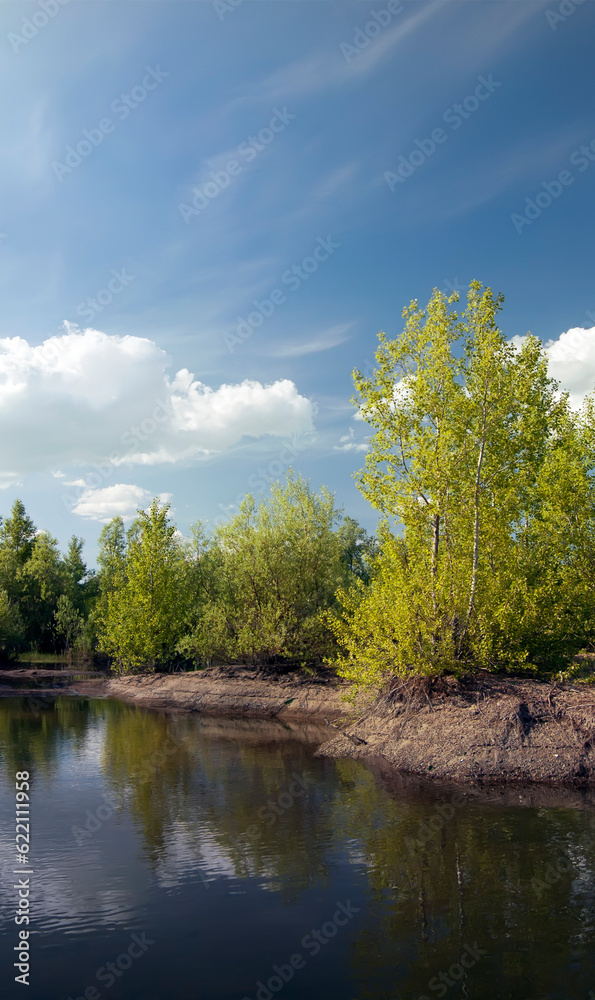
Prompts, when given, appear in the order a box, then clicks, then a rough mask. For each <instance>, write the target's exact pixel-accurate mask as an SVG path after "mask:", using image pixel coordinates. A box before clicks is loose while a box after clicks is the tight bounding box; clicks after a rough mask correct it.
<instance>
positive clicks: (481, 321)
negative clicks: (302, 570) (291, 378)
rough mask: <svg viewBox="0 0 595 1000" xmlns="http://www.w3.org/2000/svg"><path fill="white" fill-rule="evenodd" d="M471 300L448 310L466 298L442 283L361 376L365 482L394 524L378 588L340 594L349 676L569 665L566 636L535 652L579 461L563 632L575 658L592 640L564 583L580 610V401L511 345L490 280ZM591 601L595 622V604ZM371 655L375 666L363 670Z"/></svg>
mask: <svg viewBox="0 0 595 1000" xmlns="http://www.w3.org/2000/svg"><path fill="white" fill-rule="evenodd" d="M467 298H468V302H467V308H466V310H465V311H464V313H463V314H462V315H460V316H459V315H458V313H457V312H456V311H455V310H454V309H452V308H450V307H451V306H452V304H453V303H455V302H456V301H458V295H457V294H456V293H455V294H454V295H453V296H451V297H450V298H448V299H447V298H446V297H445V296H444V295H443V294H442V293H441V292H439V291H438V290H435V291H434V293H433V295H432V298H431V300H430V302H429V303H428V307H427V309H426V310H422V309H420V308H419V306H418V303H417V302H415V301H414V302H412V303H411V305H410V306H409V307H408V308H406V309H405V310H404V312H403V317H404V319H405V320H406V323H405V329H404V331H403V334H402V335H401V336H400V337H398V338H396V339H395V340H392V341H389V340H388V339H387V338H386V336H385V335H384V334H381V335H380V346H379V348H378V351H377V353H376V359H377V362H378V368H377V369H376V371H375V372H374V373H373V374H372V375H371V376H370V377H364V376H363V375H362V374H361V373H360V372H355V373H354V382H355V387H356V395H355V398H354V402H355V403H356V405H358V407H359V410H360V413H361V414H362V416H363V418H364V419H365V420H366V421H367V422H368V423H369V424H370V425H371V426H372V427H373V428H374V430H375V433H374V434H373V436H372V438H371V442H370V449H369V451H368V453H367V455H366V465H365V469H364V470H362V471H361V472H360V473H359V474H357V479H358V485H359V487H360V489H361V491H362V492H363V494H364V496H366V497H367V498H368V499H369V500H370V502H371V503H372V504H373V505H374V506H375V507H376V508H377V509H379V510H380V511H381V512H382V513H383V515H384V517H385V523H384V526H383V528H382V530H381V534H382V538H383V546H382V552H381V554H380V556H379V557H378V560H377V561H376V568H375V570H374V575H373V580H372V584H371V587H370V590H369V592H367V593H365V592H363V591H362V590H361V588H359V590H353V591H352V592H351V594H349V595H347V594H345V593H344V592H343V593H342V594H341V595H340V599H341V601H342V604H343V609H344V613H343V615H342V616H341V617H340V618H339V619H335V624H334V629H335V632H336V634H337V636H338V638H339V640H340V641H341V642H342V643H343V646H344V648H345V650H346V656H345V657H344V658H343V659H342V661H341V669H342V670H343V671H344V673H345V676H350V677H351V679H357V677H358V676H360V677H363V678H364V679H365V678H366V677H367V678H368V679H370V678H373V679H374V681H377V680H378V676H379V671H380V673H381V674H384V675H386V674H387V673H390V672H397V673H401V674H405V673H408V672H411V671H413V672H416V673H436V672H440V671H442V670H444V669H460V668H461V667H464V666H466V667H469V666H472V665H478V664H481V665H484V666H490V667H496V666H498V665H500V666H501V665H503V664H508V665H509V666H512V665H516V666H519V665H522V664H529V663H531V662H532V663H533V664H534V665H535V664H536V663H537V664H540V663H541V664H544V663H547V662H550V663H553V662H554V660H556V658H557V657H556V656H554V655H553V649H554V647H555V645H556V643H554V642H553V637H552V636H551V635H550V643H549V646H548V648H547V649H546V648H544V646H543V644H541V647H540V648H539V650H538V648H537V647H538V644H535V643H533V645H531V643H530V642H529V641H528V633H527V628H526V615H528V616H529V617H530V618H531V615H530V614H529V611H530V609H531V608H532V609H533V612H532V621H533V622H534V623H535V622H536V615H539V614H541V615H543V614H544V613H545V612H546V611H552V589H551V587H549V589H548V588H547V587H546V588H541V589H540V583H539V573H538V569H539V567H541V568H542V569H545V567H546V564H547V562H548V558H549V555H550V554H551V550H552V545H551V542H548V537H546V536H545V535H544V533H543V525H544V523H545V521H544V519H545V517H546V512H547V511H550V513H549V514H548V515H547V516H548V518H549V520H550V522H553V521H555V519H556V517H559V516H561V514H562V511H563V508H564V503H565V502H566V501H565V500H564V497H563V496H562V494H561V493H560V483H558V484H557V485H556V487H552V483H551V475H552V468H553V467H554V466H555V465H558V466H559V467H560V468H561V467H562V466H565V467H566V466H567V467H568V468H570V467H572V468H573V469H574V471H575V473H576V475H575V481H576V482H578V481H579V480H580V484H581V485H580V488H579V492H578V496H577V498H576V507H577V509H576V510H575V516H576V517H577V518H578V522H580V524H581V525H582V529H581V531H582V534H581V540H580V545H579V543H578V542H577V543H576V545H575V547H574V553H575V554H574V555H572V551H571V550H572V545H570V543H569V540H568V536H567V535H566V536H565V537H564V538H562V537H561V536H560V533H559V532H558V537H559V539H560V544H561V546H562V549H563V555H562V553H561V554H560V557H559V561H558V562H557V563H556V566H557V567H561V566H564V567H565V569H564V572H565V574H566V576H565V580H566V584H565V586H566V591H564V587H559V588H558V592H557V593H558V597H556V598H555V600H554V603H556V601H557V602H558V603H557V604H556V608H557V611H556V615H554V620H555V622H556V624H555V625H554V626H553V628H554V631H556V635H557V636H558V640H556V641H557V642H558V652H559V649H560V648H561V647H560V643H561V644H562V646H563V647H564V650H565V655H566V656H568V655H572V652H573V651H574V650H575V647H576V643H577V642H578V643H581V642H582V643H584V642H585V637H586V633H585V630H584V628H582V629H581V628H579V629H578V631H576V633H575V637H574V640H572V641H571V640H570V638H569V636H568V635H567V628H568V614H566V613H565V614H561V607H562V604H561V603H560V602H562V603H563V600H562V596H561V595H562V594H563V593H564V592H565V593H566V596H565V598H564V600H565V601H566V605H567V606H568V608H570V604H571V603H572V601H573V600H575V599H576V598H577V596H578V591H577V588H578V590H580V589H581V587H582V591H581V593H582V592H583V591H584V589H585V588H584V583H583V584H581V585H579V583H578V577H577V553H578V552H579V551H580V557H581V558H583V557H584V556H585V553H586V552H589V553H592V551H593V550H592V541H593V538H594V534H593V531H594V521H593V506H592V505H593V487H592V482H591V481H590V480H589V472H588V469H589V467H590V469H591V471H592V469H593V464H592V462H591V465H590V466H589V462H588V461H586V460H585V451H584V443H583V444H581V443H580V442H579V435H578V430H577V422H576V419H575V418H574V417H573V416H572V414H571V412H570V410H569V407H568V401H567V398H566V397H565V396H563V395H562V396H561V397H560V395H559V393H558V392H557V388H558V387H557V384H556V383H555V382H554V380H552V379H551V378H549V377H548V370H547V357H546V355H545V351H544V349H543V347H542V345H541V343H540V342H539V341H538V340H537V338H535V337H532V336H528V337H527V338H525V339H524V341H523V343H522V344H521V346H520V347H519V348H516V347H514V346H513V345H512V344H510V343H508V342H507V341H506V339H505V338H504V336H503V334H502V332H501V331H500V330H499V328H498V326H497V323H496V317H497V314H498V312H499V311H500V309H501V307H502V303H503V299H502V297H501V296H498V297H496V298H495V297H494V296H493V293H492V291H491V289H489V288H483V287H482V286H481V285H480V284H479V283H478V282H472V283H471V286H470V289H469V293H468V296H467ZM587 423H588V422H587ZM588 426H589V427H590V426H591V425H590V424H589V425H588ZM586 427H587V424H585V428H586ZM588 433H590V431H587V430H586V429H585V430H584V431H583V438H585V437H586V435H588ZM581 456H582V457H581ZM552 463H553V464H552ZM554 494H556V497H555V498H554ZM554 512H555V513H554ZM391 526H392V531H391ZM395 530H396V531H398V532H399V534H400V538H395V537H394V531H395ZM539 552H541V555H539ZM590 557H591V558H592V555H591V556H590ZM552 572H553V569H552V567H551V566H550V568H549V569H548V570H547V573H549V575H550V577H551V574H552ZM560 572H561V570H560ZM512 592H514V593H515V594H516V595H517V598H518V600H515V601H512V600H511V596H510V595H511V593H512ZM523 595H524V596H523ZM546 595H549V596H548V599H547V600H546ZM548 602H549V603H548ZM581 606H582V607H583V612H582V614H583V618H584V619H585V620H586V618H588V615H589V614H590V613H591V612H590V611H589V608H590V607H592V603H591V604H590V602H589V600H588V599H587V600H586V603H585V599H583V600H582V605H581ZM521 608H524V609H525V612H526V615H525V621H524V619H523V614H524V613H525V612H522V613H521ZM558 612H560V614H558ZM569 613H570V612H569ZM579 633H580V636H579ZM565 637H566V638H565ZM376 647H377V648H378V651H377V653H376V654H374V653H372V650H373V649H374V648H376ZM391 647H392V649H391ZM371 657H372V659H371ZM374 657H375V659H374ZM558 658H559V657H558ZM360 659H361V660H362V662H365V663H367V665H368V666H367V667H365V668H363V669H362V671H360V673H359V674H358V669H359V668H358V662H360Z"/></svg>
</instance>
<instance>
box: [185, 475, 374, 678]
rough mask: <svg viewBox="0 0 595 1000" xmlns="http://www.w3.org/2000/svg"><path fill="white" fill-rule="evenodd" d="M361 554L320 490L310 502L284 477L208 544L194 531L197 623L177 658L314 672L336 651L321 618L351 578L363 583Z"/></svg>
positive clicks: (349, 526) (296, 481)
mask: <svg viewBox="0 0 595 1000" xmlns="http://www.w3.org/2000/svg"><path fill="white" fill-rule="evenodd" d="M366 545H368V546H369V545H370V540H369V539H367V536H365V533H362V531H361V529H359V527H358V526H357V524H356V522H353V521H352V522H347V523H345V522H343V518H342V513H341V511H340V510H338V509H337V508H336V506H335V502H334V498H333V496H332V494H331V493H329V491H328V490H327V489H325V488H324V487H323V488H322V489H321V490H320V492H319V493H315V492H314V491H313V490H312V489H311V487H310V486H309V484H308V483H307V482H306V481H304V480H303V479H302V477H301V476H295V475H294V474H293V472H291V470H290V471H289V473H288V476H287V481H286V483H285V484H280V483H275V484H273V485H272V486H271V491H270V496H269V497H268V498H267V499H266V500H265V499H263V500H261V502H260V503H257V501H256V500H255V499H254V497H252V496H250V495H248V496H247V497H246V498H245V499H244V501H243V502H242V503H241V504H240V509H239V511H238V513H237V514H236V516H235V517H234V518H232V519H231V520H230V521H229V522H228V523H226V524H224V525H220V526H218V527H217V528H216V529H215V531H214V533H213V535H212V536H211V538H208V537H207V536H206V533H205V531H204V528H203V527H202V526H201V525H197V526H196V530H195V546H196V549H195V551H196V561H195V573H196V574H197V577H198V589H199V594H200V597H199V621H198V624H197V626H196V627H195V628H194V630H193V631H192V633H191V634H189V635H188V636H186V637H185V639H184V640H183V642H182V644H181V646H180V649H181V650H183V651H184V652H185V653H189V654H191V655H194V656H195V657H196V658H198V659H202V660H211V659H218V660H222V661H225V660H227V661H230V660H231V661H232V662H234V661H238V660H239V661H249V662H252V663H261V664H275V663H276V664H283V663H287V664H295V663H303V664H314V663H320V662H321V661H322V659H323V658H324V656H326V655H329V654H330V652H331V651H332V650H333V649H334V645H335V643H334V638H333V635H332V632H331V631H330V629H329V627H328V624H327V623H326V621H325V619H324V617H323V615H322V612H323V611H324V610H325V609H327V608H329V607H331V606H332V605H333V604H334V602H335V592H336V590H337V588H338V587H339V586H340V585H341V584H342V583H343V584H347V582H348V581H349V580H351V579H353V578H354V575H355V568H357V571H358V572H360V573H362V574H365V572H366V568H365V567H366V564H365V558H364V556H363V554H362V553H361V551H360V550H361V549H362V548H363V547H365V546H366Z"/></svg>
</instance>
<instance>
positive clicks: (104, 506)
mask: <svg viewBox="0 0 595 1000" xmlns="http://www.w3.org/2000/svg"><path fill="white" fill-rule="evenodd" d="M171 498H172V494H171V493H160V494H159V499H160V500H161V502H162V503H169V501H170V500H171ZM152 499H153V496H152V494H151V493H150V492H149V490H144V489H142V488H141V487H140V486H133V485H132V484H131V483H115V484H114V486H104V487H103V488H102V489H96V490H93V489H87V490H85V492H84V493H83V494H82V495H81V497H80V498H79V500H78V501H77V503H76V504H75V506H74V507H73V513H74V514H80V515H81V517H87V518H90V519H91V520H93V521H101V522H103V523H104V524H105V523H107V522H108V521H110V520H111V518H112V517H122V518H124V520H125V521H129V520H131V519H132V518H133V517H135V516H136V512H137V510H138V509H139V508H142V509H144V508H145V507H146V506H147V505H148V504H149V503H150V502H151V500H152Z"/></svg>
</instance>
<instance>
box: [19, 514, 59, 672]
mask: <svg viewBox="0 0 595 1000" xmlns="http://www.w3.org/2000/svg"><path fill="white" fill-rule="evenodd" d="M21 578H22V596H21V601H20V609H21V614H22V617H23V619H24V621H25V624H26V628H27V638H28V640H29V643H30V645H31V647H32V648H36V649H40V650H44V651H46V652H55V651H56V633H55V629H54V624H55V618H54V615H55V612H56V609H57V606H58V598H59V597H60V594H61V593H62V589H63V572H62V565H61V557H60V552H59V550H58V541H57V539H56V538H54V537H53V536H52V535H50V534H49V532H47V531H41V532H39V533H38V534H37V535H36V537H35V540H34V542H33V546H32V549H31V555H30V557H29V559H28V560H27V562H26V563H25V564H24V565H23V567H22V577H21Z"/></svg>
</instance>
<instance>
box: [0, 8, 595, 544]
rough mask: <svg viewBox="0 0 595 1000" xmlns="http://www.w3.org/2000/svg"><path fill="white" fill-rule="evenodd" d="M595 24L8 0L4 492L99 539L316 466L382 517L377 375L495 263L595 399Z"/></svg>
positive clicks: (3, 507)
mask: <svg viewBox="0 0 595 1000" xmlns="http://www.w3.org/2000/svg"><path fill="white" fill-rule="evenodd" d="M560 9H562V11H563V13H560ZM374 12H375V13H374ZM46 22H47V23H46ZM594 31H595V4H594V3H592V2H590V0H586V2H584V3H582V4H579V5H576V6H575V5H573V4H572V2H571V0H566V3H563V4H562V7H560V4H559V3H549V2H547V0H543V2H542V0H497V2H490V0H402V2H401V3H400V4H399V3H398V2H395V0H393V2H392V3H389V2H388V0H387V2H386V3H385V2H383V0H378V2H376V3H374V4H370V3H364V2H356V0H354V2H351V0H336V2H335V0H262V2H261V0H241V2H237V0H235V3H233V4H232V3H231V2H229V0H219V2H218V3H212V2H210V0H103V2H102V0H70V2H69V3H67V4H59V2H58V0H40V2H29V0H25V2H22V0H14V2H13V0H4V2H3V3H2V5H1V6H0V44H1V45H2V49H3V51H2V60H1V63H0V84H1V86H0V95H1V96H0V134H1V135H2V139H3V141H2V144H1V145H0V178H1V187H0V190H1V192H2V199H1V205H0V233H1V234H2V235H1V236H0V281H1V285H2V288H1V292H2V297H1V301H2V308H1V311H0V487H1V489H0V513H6V512H8V510H9V508H10V506H11V504H12V502H13V500H14V498H15V496H20V497H22V499H23V500H24V502H25V505H26V506H27V509H28V510H29V511H30V513H31V514H32V515H33V517H34V518H35V520H36V522H37V523H38V524H39V526H40V527H44V528H48V529H49V530H51V531H52V532H53V533H54V534H55V535H56V536H57V537H58V539H59V540H60V543H61V544H62V545H64V544H65V543H66V540H67V538H68V537H69V535H70V534H72V533H76V534H79V535H82V536H83V537H85V538H86V539H87V540H88V548H87V553H88V556H89V558H91V559H92V558H93V556H94V553H95V542H96V539H97V536H98V533H99V531H100V530H101V527H102V521H103V520H105V519H106V518H109V517H110V516H112V515H113V514H115V513H123V514H125V515H128V514H131V513H132V512H133V511H134V509H135V507H136V506H137V505H140V506H146V503H147V502H148V501H149V500H150V499H151V497H152V496H155V495H162V496H163V497H166V496H167V497H168V498H170V499H171V503H172V506H173V508H174V510H175V514H176V519H177V521H178V524H179V527H180V528H181V530H182V531H184V532H185V531H187V529H188V526H189V524H190V523H192V522H193V521H195V520H196V519H198V518H200V519H202V520H205V521H209V522H210V523H213V522H215V521H216V520H217V519H220V518H222V517H224V516H226V515H227V514H228V513H229V510H230V509H232V510H233V506H234V505H235V504H236V502H237V499H238V497H240V496H241V495H243V494H244V493H246V492H247V491H248V490H254V491H256V492H259V491H260V489H263V488H266V485H267V482H268V481H269V480H270V479H275V478H278V477H279V476H280V475H282V474H283V472H284V470H285V469H287V468H288V466H289V465H291V466H292V467H293V468H294V469H296V470H299V471H301V472H303V473H304V475H306V476H307V477H309V478H310V479H311V481H312V484H313V485H315V486H318V485H320V484H322V483H324V484H326V485H327V486H329V487H330V488H331V489H332V490H333V491H335V493H336V496H337V500H338V502H339V503H340V504H343V505H344V506H345V509H346V512H347V513H349V514H351V515H353V516H355V517H358V518H359V519H360V520H361V522H362V523H363V524H365V526H366V527H368V528H370V529H372V528H373V527H374V525H375V524H376V520H377V517H376V514H375V512H374V511H373V510H372V509H371V508H370V507H369V506H368V504H367V503H366V501H365V500H364V499H363V498H362V497H361V496H360V495H359V493H358V491H357V489H356V487H355V484H354V481H353V479H352V473H353V471H354V470H357V469H358V468H359V467H361V465H362V463H363V460H364V455H365V449H366V425H365V424H363V422H362V421H357V420H354V416H355V412H354V408H353V406H352V405H351V404H350V402H349V400H350V396H351V393H352V379H351V371H352V370H353V368H355V367H358V368H365V367H366V366H367V365H370V364H371V363H372V361H373V356H374V351H375V349H376V338H377V333H378V331H379V330H385V331H386V332H387V333H388V334H390V335H393V336H394V335H396V334H397V333H399V332H400V330H401V328H402V320H401V311H402V309H403V307H404V306H405V305H406V304H408V302H409V301H410V300H411V299H413V298H417V299H419V300H420V301H421V302H424V303H425V302H426V301H427V299H428V298H429V296H430V294H431V291H432V288H434V287H439V288H443V289H445V290H451V289H452V288H458V289H459V290H460V291H461V292H462V294H463V295H464V290H465V288H466V287H467V286H468V284H469V282H470V281H471V280H472V279H474V278H477V279H479V280H480V281H482V282H484V283H485V284H488V285H490V286H491V287H492V288H493V289H494V290H495V291H502V292H503V293H504V294H505V296H506V306H505V310H504V313H503V314H502V327H503V329H504V331H505V333H506V334H507V336H509V337H511V338H512V337H513V336H522V335H523V334H525V333H526V332H527V331H528V330H531V331H532V332H533V333H535V334H536V335H537V336H539V337H540V338H541V339H542V340H543V341H544V343H546V344H549V348H548V349H549V350H550V357H551V366H552V373H553V374H554V375H555V376H556V377H558V378H560V379H561V380H562V383H563V385H564V386H565V387H566V388H568V389H570V390H571V391H572V393H573V398H575V399H576V400H577V401H580V398H581V396H582V395H583V394H584V393H585V392H586V391H590V390H591V389H592V388H593V385H595V282H594V280H593V279H594V255H593V214H592V212H593V205H594V204H595V200H594V194H595V141H594V140H595V114H594V112H593V100H592V95H593V83H594V77H595V67H594V64H593V58H592V40H593V37H594ZM27 36H28V37H27ZM356 43H357V44H356ZM591 143H593V145H591ZM581 147H584V148H585V150H586V152H585V151H583V152H581ZM399 168H400V173H399V172H398V169H399ZM565 171H566V173H564V172H565ZM561 174H562V176H561ZM538 195H539V197H538ZM535 199H537V200H535ZM531 206H533V207H531ZM539 206H541V207H539Z"/></svg>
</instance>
